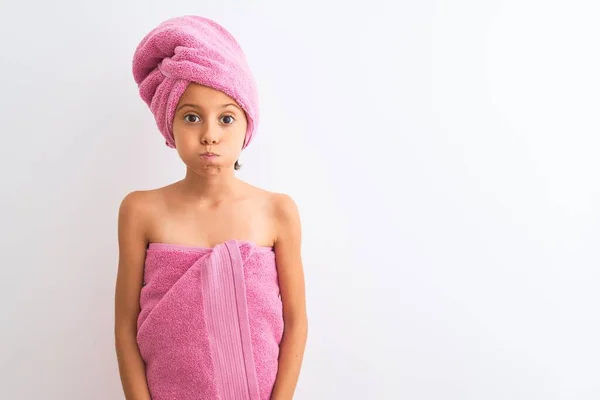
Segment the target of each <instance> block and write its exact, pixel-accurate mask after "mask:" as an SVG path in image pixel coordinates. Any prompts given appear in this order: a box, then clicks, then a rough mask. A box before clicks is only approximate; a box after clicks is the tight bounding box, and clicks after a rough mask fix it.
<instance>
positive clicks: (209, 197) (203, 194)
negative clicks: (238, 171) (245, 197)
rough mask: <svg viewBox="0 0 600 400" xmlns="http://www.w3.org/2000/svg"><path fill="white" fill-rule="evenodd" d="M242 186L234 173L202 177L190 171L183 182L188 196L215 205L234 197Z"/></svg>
mask: <svg viewBox="0 0 600 400" xmlns="http://www.w3.org/2000/svg"><path fill="white" fill-rule="evenodd" d="M241 184H242V182H241V181H240V180H239V179H238V178H237V177H236V176H235V174H234V173H233V171H222V172H221V173H218V174H215V175H208V176H206V175H203V176H201V175H198V174H197V173H195V172H194V171H191V170H190V169H188V170H187V173H186V176H185V178H184V179H183V180H182V181H181V188H182V190H183V191H184V192H185V193H186V195H189V196H191V197H194V198H195V199H196V200H199V201H202V202H204V201H206V202H208V203H213V204H214V203H219V202H221V201H223V200H225V199H227V198H230V197H232V196H234V195H235V193H236V192H237V191H238V189H239V188H240V186H241Z"/></svg>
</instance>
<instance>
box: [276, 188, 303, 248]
mask: <svg viewBox="0 0 600 400" xmlns="http://www.w3.org/2000/svg"><path fill="white" fill-rule="evenodd" d="M269 203H270V209H271V215H272V218H273V223H274V228H275V235H276V240H275V241H276V242H283V241H286V242H288V241H289V239H294V240H295V239H299V238H300V235H301V233H300V230H301V223H300V213H299V211H298V205H297V204H296V201H295V200H294V199H293V198H292V197H291V196H290V195H288V194H285V193H271V194H270V195H269Z"/></svg>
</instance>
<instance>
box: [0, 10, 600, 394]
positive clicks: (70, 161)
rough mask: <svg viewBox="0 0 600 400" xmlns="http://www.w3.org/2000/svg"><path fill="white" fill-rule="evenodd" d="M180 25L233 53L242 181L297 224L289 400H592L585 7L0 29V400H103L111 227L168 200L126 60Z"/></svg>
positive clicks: (594, 202)
mask: <svg viewBox="0 0 600 400" xmlns="http://www.w3.org/2000/svg"><path fill="white" fill-rule="evenodd" d="M184 14H200V15H204V16H207V17H209V18H213V19H215V20H216V21H218V22H220V23H221V24H223V25H224V26H225V27H227V28H228V29H229V30H230V31H231V32H232V33H233V34H234V35H235V36H236V37H237V38H238V40H239V42H240V43H241V44H242V47H243V48H244V50H245V52H246V53H247V56H248V59H249V62H250V64H251V66H252V69H253V71H254V73H255V75H256V79H257V81H258V86H259V88H260V93H261V107H262V123H261V125H260V126H259V131H258V134H257V136H256V141H254V142H253V144H252V145H251V146H250V147H249V148H248V149H247V151H245V152H244V153H243V155H242V159H241V161H242V163H243V164H244V167H243V169H242V170H241V171H240V176H241V177H242V178H243V179H246V180H248V181H250V182H251V183H253V184H255V185H258V186H261V187H263V188H266V189H268V190H273V191H278V192H284V193H288V194H290V195H291V196H292V197H293V198H294V199H295V200H296V202H297V204H298V206H299V209H300V212H301V216H302V221H303V233H304V242H303V254H304V264H305V270H306V284H307V296H308V311H309V318H310V334H309V341H308V346H307V350H306V356H305V362H304V368H303V371H302V376H301V378H300V382H299V385H298V390H297V395H296V396H295V399H298V400H321V399H343V400H351V399H357V400H358V399H360V400H363V399H367V400H370V399H374V400H380V399H381V400H388V399H389V400H391V399H407V400H516V399H519V400H521V399H522V400H534V399H535V400H537V399H540V400H558V399H569V400H572V399H577V400H593V399H599V398H600V342H599V340H598V338H600V315H599V312H598V306H599V304H600V290H599V284H600V272H599V267H600V255H599V248H600V245H599V243H600V183H599V179H598V172H599V171H600V156H599V154H600V148H599V147H600V138H599V137H600V136H599V134H600V122H599V119H598V109H599V107H600V95H599V93H600V80H599V74H598V71H600V59H599V52H598V38H599V37H600V25H599V24H598V20H599V18H600V8H599V6H598V3H597V2H594V1H591V0H590V1H579V0H570V1H568V2H567V1H541V0H539V1H536V0H506V1H500V0H493V1H492V0H490V1H475V0H470V1H469V0H446V1H432V0H422V1H418V2H417V1H387V2H384V1H378V0H374V1H356V2H352V1H337V2H336V1H325V0H321V1H308V0H306V1H302V2H289V1H277V2H276V1H271V2H268V1H202V2H199V1H189V0H178V1H174V2H165V1H160V2H159V1H147V0H145V1H142V0H126V1H124V0H120V1H116V0H112V1H96V2H85V1H75V0H55V1H48V2H43V1H41V0H38V1H33V2H13V1H8V0H4V1H2V3H1V6H0V44H1V46H0V59H1V64H0V65H1V71H0V132H1V134H2V145H1V146H0V149H1V150H0V152H1V154H0V155H1V157H0V163H1V164H0V171H1V173H2V177H1V186H0V187H1V188H2V196H1V199H2V200H1V201H2V203H1V204H0V210H1V211H0V213H1V214H0V217H1V219H0V224H1V227H2V229H1V231H0V232H1V233H0V234H1V237H0V243H1V244H2V251H1V253H0V263H1V267H2V269H1V271H2V272H1V276H0V324H1V330H0V362H1V365H0V387H1V393H0V397H2V398H3V399H10V400H13V399H15V400H17V399H27V400H34V399H35V400H38V399H48V400H82V399H85V400H106V399H123V395H122V391H121V387H120V382H119V377H118V370H117V363H116V356H115V351H114V339H113V295H114V283H115V276H116V268H117V256H118V249H117V241H116V238H117V236H116V232H117V231H116V226H117V225H116V223H117V210H118V206H119V204H120V201H121V200H122V198H123V197H124V196H125V195H126V194H127V193H128V192H130V191H133V190H140V189H150V188H156V187H159V186H162V185H166V184H168V183H171V182H173V181H176V180H178V179H180V178H182V177H183V175H184V172H185V171H184V167H183V164H182V163H181V161H180V160H179V158H178V157H177V154H176V152H175V151H173V150H171V149H169V148H167V147H166V146H165V145H164V140H163V139H162V137H161V136H160V134H159V133H158V130H157V128H156V126H155V124H154V120H153V118H152V116H151V114H150V112H149V110H148V109H147V108H146V106H145V104H143V102H142V101H141V99H140V98H139V96H138V93H137V88H136V86H135V84H134V81H133V77H132V74H131V59H132V55H133V51H134V49H135V47H136V45H137V44H138V42H139V41H140V40H141V38H142V37H143V36H144V35H145V34H146V33H147V32H148V31H149V30H150V29H152V28H153V27H155V26H156V25H157V24H158V23H160V22H162V21H163V20H165V19H167V18H171V17H174V16H178V15H184Z"/></svg>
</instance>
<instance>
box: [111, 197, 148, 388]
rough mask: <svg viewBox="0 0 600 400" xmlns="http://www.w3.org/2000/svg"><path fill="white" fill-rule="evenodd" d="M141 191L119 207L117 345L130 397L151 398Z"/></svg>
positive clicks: (116, 302) (116, 303) (116, 294)
mask: <svg viewBox="0 0 600 400" xmlns="http://www.w3.org/2000/svg"><path fill="white" fill-rule="evenodd" d="M141 205H142V203H141V199H140V193H139V192H133V193H130V194H129V195H127V196H126V197H125V199H123V202H122V203H121V207H120V209H119V233H118V236H119V268H118V272H117V279H116V289H115V345H116V352H117V360H118V365H119V373H120V377H121V384H122V386H123V391H124V394H125V398H126V399H127V400H150V392H149V390H148V384H147V382H146V367H145V364H144V361H143V360H142V356H141V355H140V351H139V348H138V345H137V340H136V336H137V317H138V315H139V312H140V303H139V296H140V291H141V287H142V281H143V271H144V260H145V256H146V245H147V243H146V239H145V235H144V231H145V229H144V223H143V214H142V212H141Z"/></svg>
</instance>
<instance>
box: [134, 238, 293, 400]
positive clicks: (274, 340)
mask: <svg viewBox="0 0 600 400" xmlns="http://www.w3.org/2000/svg"><path fill="white" fill-rule="evenodd" d="M140 306H141V312H140V315H139V318H138V336H137V341H138V346H139V349H140V352H141V355H142V358H143V359H144V361H145V363H146V376H147V380H148V387H149V389H150V393H151V396H152V399H153V400H173V399H177V400H198V399H203V400H214V399H219V400H269V398H270V396H271V392H272V389H273V385H274V383H275V378H276V375H277V365H278V357H279V344H280V343H281V338H282V335H283V317H282V303H281V299H280V297H279V286H278V281H277V268H276V264H275V254H274V252H273V250H272V249H271V248H265V247H258V246H256V245H254V244H253V243H250V242H239V241H235V240H231V241H228V242H225V243H223V244H221V245H218V246H216V247H214V248H201V247H190V246H181V245H173V244H163V243H151V244H150V246H149V247H148V250H147V254H146V264H145V270H144V286H143V288H142V292H141V295H140Z"/></svg>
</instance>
